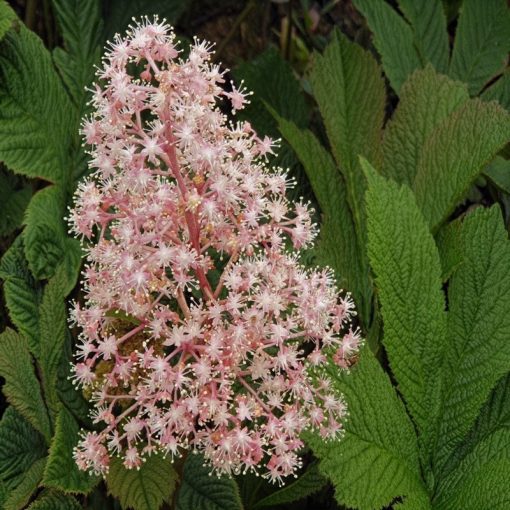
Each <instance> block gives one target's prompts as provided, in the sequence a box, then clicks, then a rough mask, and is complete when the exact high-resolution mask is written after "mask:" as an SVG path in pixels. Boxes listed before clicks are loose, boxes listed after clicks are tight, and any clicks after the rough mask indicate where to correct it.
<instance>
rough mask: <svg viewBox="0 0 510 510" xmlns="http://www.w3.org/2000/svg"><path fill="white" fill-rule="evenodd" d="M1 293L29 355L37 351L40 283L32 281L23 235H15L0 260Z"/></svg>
mask: <svg viewBox="0 0 510 510" xmlns="http://www.w3.org/2000/svg"><path fill="white" fill-rule="evenodd" d="M0 278H2V279H3V280H4V283H3V287H4V296H5V301H6V304H7V309H8V310H9V315H10V318H11V320H12V322H13V323H14V325H15V326H16V327H17V328H18V330H19V331H20V332H21V333H22V334H23V335H24V336H25V337H26V338H27V341H28V346H29V347H30V351H31V352H32V354H34V355H35V356H37V355H38V354H39V304H40V302H41V298H42V291H41V285H40V284H39V283H38V282H36V281H35V280H34V278H33V276H32V273H31V272H30V269H29V268H28V263H27V260H26V259H25V251H24V246H23V237H22V236H21V235H19V236H18V237H17V238H16V240H15V241H14V243H13V244H12V245H11V246H10V248H9V249H8V250H7V252H6V253H5V255H4V256H3V257H2V261H1V262H0Z"/></svg>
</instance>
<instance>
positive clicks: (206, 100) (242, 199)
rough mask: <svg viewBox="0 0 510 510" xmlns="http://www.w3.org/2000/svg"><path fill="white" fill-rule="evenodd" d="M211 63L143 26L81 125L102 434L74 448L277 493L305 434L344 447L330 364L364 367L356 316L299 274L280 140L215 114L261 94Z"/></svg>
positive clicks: (86, 317) (294, 208)
mask: <svg viewBox="0 0 510 510" xmlns="http://www.w3.org/2000/svg"><path fill="white" fill-rule="evenodd" d="M210 56H211V52H210V46H209V45H208V44H207V43H203V42H199V41H196V40H195V41H194V43H193V45H192V46H191V51H190V56H189V58H188V59H187V60H183V59H180V58H179V57H178V51H177V50H176V48H175V45H174V35H173V33H172V31H171V29H170V28H169V27H168V26H166V25H165V24H163V23H159V22H158V21H157V20H156V21H154V22H149V21H147V20H145V21H143V22H142V23H141V24H138V25H136V26H134V27H132V28H131V30H130V31H129V33H128V36H127V37H126V38H125V39H120V38H118V37H117V38H116V39H115V41H114V43H113V44H112V45H111V48H110V49H109V51H108V52H107V54H106V57H105V61H104V66H103V68H102V69H101V70H100V71H99V72H98V85H97V86H96V88H95V91H94V96H93V105H94V113H93V114H92V116H91V118H89V119H87V120H85V122H84V127H83V134H84V136H85V137H86V139H87V142H88V143H90V144H92V147H91V149H90V155H91V160H90V165H91V168H92V169H93V170H94V172H93V173H92V175H91V177H90V178H89V179H88V180H87V181H85V182H83V183H82V184H80V186H79V187H78V190H77V193H76V201H75V207H74V209H73V210H72V211H71V225H72V230H73V232H74V233H75V234H76V235H77V236H80V237H81V238H83V239H84V247H85V249H86V251H87V260H88V262H87V266H86V269H85V271H84V273H83V282H84V292H85V302H84V304H83V305H78V304H76V306H75V308H74V310H73V312H72V318H73V320H74V321H75V322H76V323H77V324H78V325H79V326H80V327H81V329H82V333H81V340H80V344H79V345H78V354H77V358H78V361H77V363H76V365H75V366H74V376H75V382H76V384H78V385H80V386H83V387H85V388H86V389H87V390H88V392H89V394H91V395H92V397H91V401H92V402H93V403H94V405H95V406H96V410H95V412H94V413H93V416H94V418H95V421H96V422H98V423H100V424H102V428H100V429H99V431H98V432H94V433H86V434H85V435H84V436H83V440H82V441H81V442H80V443H79V445H78V447H77V448H76V451H75V458H76V461H77V463H78V465H79V466H80V468H82V469H88V470H92V471H95V472H98V473H104V472H105V471H106V470H107V469H108V464H109V457H110V456H112V455H117V454H119V455H120V456H121V457H122V458H123V459H124V464H125V466H126V467H128V468H136V467H138V466H139V465H140V464H141V462H143V459H144V456H146V455H147V454H149V453H150V452H153V451H154V450H155V449H156V450H161V451H163V452H165V453H167V454H169V455H171V456H172V457H173V456H175V455H180V454H181V452H182V451H183V450H186V449H193V450H198V451H201V452H203V454H204V456H205V458H206V459H207V461H208V462H209V463H210V464H211V466H212V467H213V468H214V469H215V470H216V471H217V472H220V473H229V474H231V473H238V472H240V471H246V470H248V469H250V470H254V471H257V472H262V473H263V474H264V476H267V477H269V478H270V479H272V480H277V481H279V482H281V481H282V479H284V478H285V477H286V476H289V475H291V474H293V473H294V472H295V471H296V469H298V468H299V466H300V465H301V462H300V459H299V455H298V454H299V452H298V451H299V449H300V448H301V447H302V442H301V440H300V434H301V432H302V431H303V430H305V429H311V430H316V431H318V432H319V433H320V434H322V435H323V436H324V437H329V438H335V437H338V436H339V435H340V434H341V430H342V427H341V420H342V418H343V417H344V416H345V413H346V408H345V404H344V402H343V400H342V398H341V396H339V395H338V394H335V392H334V391H333V389H332V386H331V384H330V383H329V380H328V379H327V377H326V376H325V375H324V374H323V373H322V372H321V366H323V365H325V364H326V363H327V362H328V360H329V359H333V358H334V359H335V360H336V362H337V363H338V365H339V367H348V366H349V364H350V363H351V360H352V359H353V357H354V356H355V355H356V352H357V350H358V348H359V344H360V341H361V340H360V338H359V333H358V332H356V331H352V330H349V327H350V326H349V325H350V320H351V318H352V316H353V315H354V314H355V312H354V308H353V303H352V301H351V300H350V297H349V296H348V295H347V296H344V297H341V296H340V295H339V293H338V291H337V289H336V287H335V280H334V275H333V273H332V272H331V271H330V270H329V269H306V268H305V267H303V266H302V265H301V264H300V262H299V258H298V252H299V250H300V249H302V248H305V247H308V246H310V245H311V243H312V242H313V240H314V238H315V235H316V228H315V225H314V224H313V223H312V220H311V217H310V211H309V208H308V205H307V204H303V203H298V204H292V203H290V202H289V201H288V200H287V198H286V197H285V191H286V189H287V187H288V186H289V185H291V184H292V181H291V180H290V179H289V178H288V176H287V175H286V174H285V173H284V172H282V171H281V170H279V169H275V170H273V169H269V168H268V167H267V163H266V155H267V154H268V153H271V152H272V147H273V142H272V141H271V140H270V139H268V138H267V137H266V138H264V139H263V140H261V139H260V138H258V136H257V134H256V133H255V132H254V131H253V129H252V128H251V126H250V125H249V124H248V123H237V124H230V123H229V122H228V121H227V118H226V116H225V115H224V114H223V113H222V112H221V110H220V109H219V108H218V101H219V100H221V99H222V98H224V99H227V100H229V101H230V102H231V105H232V108H233V109H234V110H237V109H240V108H241V107H242V106H243V104H244V103H245V102H246V96H247V95H248V93H246V92H245V91H241V90H239V89H236V88H235V87H234V88H233V89H232V91H231V92H225V91H224V90H223V89H222V87H221V84H222V83H223V78H222V76H223V73H222V72H221V71H219V69H218V67H217V66H215V65H213V64H212V63H211V62H210ZM134 70H137V71H136V72H138V73H139V75H140V76H141V79H140V78H138V77H137V76H135V75H132V74H130V73H131V72H132V71H133V72H134ZM345 331H347V335H346V336H344V332H345ZM313 372H315V374H316V375H313Z"/></svg>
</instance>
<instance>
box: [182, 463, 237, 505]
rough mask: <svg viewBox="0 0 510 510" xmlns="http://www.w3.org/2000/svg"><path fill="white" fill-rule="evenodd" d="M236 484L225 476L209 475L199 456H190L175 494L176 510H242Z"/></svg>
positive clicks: (209, 472)
mask: <svg viewBox="0 0 510 510" xmlns="http://www.w3.org/2000/svg"><path fill="white" fill-rule="evenodd" d="M242 508H243V505H242V503H241V497H240V496H239V489H238V488H237V484H236V483H235V481H234V480H232V479H231V478H227V477H226V476H224V477H222V478H218V477H217V476H215V475H211V471H210V468H208V467H207V466H205V465H204V459H203V457H202V456H201V455H196V454H190V455H188V458H187V459H186V462H185V464H184V470H183V474H182V480H181V486H180V489H179V492H178V493H177V504H176V509H177V510H242Z"/></svg>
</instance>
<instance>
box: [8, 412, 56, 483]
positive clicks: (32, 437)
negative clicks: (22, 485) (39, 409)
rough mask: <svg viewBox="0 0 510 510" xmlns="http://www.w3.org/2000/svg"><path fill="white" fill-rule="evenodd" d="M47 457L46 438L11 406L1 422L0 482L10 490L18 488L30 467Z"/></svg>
mask: <svg viewBox="0 0 510 510" xmlns="http://www.w3.org/2000/svg"><path fill="white" fill-rule="evenodd" d="M45 455H46V445H45V443H44V438H43V437H42V436H41V434H39V432H37V431H36V430H35V429H34V428H33V427H32V425H30V423H29V422H28V421H26V420H25V419H24V418H23V416H22V415H21V414H19V413H18V412H17V411H16V410H15V409H14V407H11V406H9V407H8V408H7V409H6V410H5V412H4V414H3V416H2V420H1V421H0V480H1V481H2V482H4V483H5V484H6V485H7V487H8V488H14V487H16V486H17V485H18V484H19V482H20V481H21V480H23V477H24V474H25V472H26V471H27V470H28V469H29V468H30V466H32V465H33V464H34V463H35V462H36V461H37V460H38V459H41V458H42V457H44V456H45Z"/></svg>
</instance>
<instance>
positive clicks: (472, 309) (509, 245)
mask: <svg viewBox="0 0 510 510" xmlns="http://www.w3.org/2000/svg"><path fill="white" fill-rule="evenodd" d="M461 236H462V250H463V261H462V264H461V265H460V266H459V267H458V269H457V271H455V273H454V274H453V276H452V278H451V280H450V285H449V289H448V302H449V314H448V334H449V343H448V346H447V349H446V351H445V364H444V369H443V380H444V386H443V387H444V395H443V409H442V413H441V420H440V422H439V424H438V428H437V436H436V445H435V447H434V449H433V453H434V457H435V466H436V471H438V470H440V469H441V468H442V467H443V466H444V464H445V463H446V461H447V458H448V457H449V456H450V455H451V454H452V452H453V451H454V450H455V448H456V447H457V446H459V445H460V444H461V443H462V442H463V441H464V438H465V436H466V434H467V433H468V431H469V430H470V428H471V427H472V425H473V423H474V421H475V419H476V417H477V415H478V413H479V411H480V408H481V407H482V405H483V403H484V402H485V401H486V400H487V398H488V396H489V394H490V392H491V390H492V388H493V387H494V386H495V385H496V383H497V381H498V380H499V379H500V378H501V377H502V376H503V375H505V374H507V373H508V372H509V371H510V342H508V338H509V336H510V266H509V265H508V260H510V242H509V241H508V237H507V232H506V230H505V226H504V224H503V221H502V218H501V212H500V210H499V208H498V207H497V206H494V207H492V208H491V209H483V208H479V209H477V210H476V211H475V212H473V213H472V214H470V215H469V216H468V217H467V218H466V219H465V221H464V224H463V227H462V232H461Z"/></svg>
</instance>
